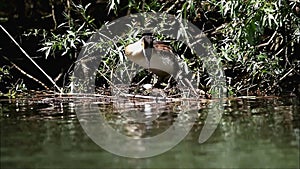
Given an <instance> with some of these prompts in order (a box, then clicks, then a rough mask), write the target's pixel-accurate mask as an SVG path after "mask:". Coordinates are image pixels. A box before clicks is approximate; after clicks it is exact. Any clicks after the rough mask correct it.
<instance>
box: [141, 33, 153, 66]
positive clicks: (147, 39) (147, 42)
mask: <svg viewBox="0 0 300 169" xmlns="http://www.w3.org/2000/svg"><path fill="white" fill-rule="evenodd" d="M142 43H143V54H144V57H145V59H146V61H147V62H148V68H150V63H151V57H152V49H153V36H152V35H144V36H143V38H142Z"/></svg>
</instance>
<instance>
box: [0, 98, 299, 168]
mask: <svg viewBox="0 0 300 169" xmlns="http://www.w3.org/2000/svg"><path fill="white" fill-rule="evenodd" d="M83 103H84V104H87V103H88V102H87V101H77V102H76V101H75V102H74V101H72V99H57V98H56V99H54V98H46V99H45V98H34V99H18V100H1V102H0V104H1V113H0V122H1V156H0V161H1V168H299V128H300V127H299V117H300V109H299V100H298V99H297V98H260V99H249V98H248V99H247V98H245V99H242V98H239V99H238V98H237V99H231V100H227V101H226V103H225V104H224V106H225V109H224V113H223V115H222V119H221V121H220V123H219V125H218V128H217V129H216V131H215V132H214V133H213V135H212V136H211V137H210V138H209V139H208V141H207V142H205V143H204V144H199V143H198V137H199V134H200V132H201V129H202V127H203V124H204V121H205V119H206V117H207V112H208V105H209V103H207V102H205V101H204V102H203V103H201V104H200V103H197V104H198V109H199V110H197V111H194V112H193V113H194V114H196V115H197V120H196V122H195V123H194V125H193V128H192V129H191V131H190V132H189V134H188V135H187V136H186V137H185V139H184V140H183V141H181V142H180V143H179V144H178V145H177V146H176V147H174V148H173V149H171V150H170V151H168V152H166V153H163V154H161V155H158V156H155V157H151V158H145V159H133V158H126V157H120V156H116V155H114V154H111V153H109V152H107V151H105V150H104V149H102V148H100V147H99V146H98V145H97V144H96V143H95V142H93V141H92V140H91V139H90V138H89V137H88V136H87V134H86V133H85V132H84V130H83V129H82V127H81V125H80V122H79V121H78V118H77V116H76V113H75V107H76V106H78V105H81V104H83ZM129 103H131V104H129ZM92 104H94V105H97V107H98V108H99V112H98V113H101V114H102V115H104V117H106V120H107V122H108V124H109V125H111V127H112V128H114V129H115V130H118V131H119V132H120V133H122V134H124V135H127V136H131V137H150V136H155V135H157V134H159V133H162V132H163V131H165V130H166V129H168V128H169V127H170V126H171V125H172V124H173V123H174V121H175V120H176V119H177V118H178V117H180V116H179V111H178V107H182V106H183V102H175V103H174V102H170V103H166V104H164V103H161V104H156V105H155V104H147V106H146V108H145V106H144V105H145V103H141V102H140V101H134V104H132V101H128V104H126V103H117V102H115V101H112V100H103V99H102V100H97V101H94V102H93V103H92ZM184 104H186V103H184ZM116 105H117V106H116ZM151 108H152V110H151ZM154 110H155V111H154ZM141 113H142V114H141ZM147 113H148V114H147ZM160 113H161V114H160ZM186 116H188V115H186ZM132 117H135V118H138V119H143V120H145V121H143V122H144V123H145V124H146V125H145V124H142V123H133V122H132V119H130V118H132ZM157 117H158V118H157ZM156 118H157V119H156ZM153 120H154V121H153ZM181 120H183V121H184V120H186V119H181ZM190 123H191V121H189V124H190ZM102 137H103V138H105V137H109V136H108V135H103V136H102ZM162 144H163V143H162ZM120 145H122V143H118V145H116V146H120ZM124 146H125V145H124ZM130 148H141V147H139V145H131V147H130Z"/></svg>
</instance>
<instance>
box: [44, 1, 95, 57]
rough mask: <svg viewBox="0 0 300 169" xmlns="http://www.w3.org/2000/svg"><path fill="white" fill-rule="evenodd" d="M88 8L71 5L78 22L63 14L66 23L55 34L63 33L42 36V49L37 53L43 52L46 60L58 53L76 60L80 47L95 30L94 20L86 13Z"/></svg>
mask: <svg viewBox="0 0 300 169" xmlns="http://www.w3.org/2000/svg"><path fill="white" fill-rule="evenodd" d="M89 6H90V4H88V5H86V6H85V7H83V6H82V5H76V4H74V3H73V5H72V7H73V10H74V12H75V13H76V14H79V16H80V20H77V19H76V18H72V17H71V16H68V15H67V14H66V13H64V16H65V18H66V21H65V22H64V23H61V24H60V25H59V26H58V27H57V30H56V31H57V32H59V31H64V33H54V32H50V33H49V34H47V33H46V34H44V37H45V41H44V42H43V44H42V45H43V47H42V48H40V49H39V50H38V51H41V52H44V53H45V56H46V58H47V57H48V56H49V55H50V54H51V55H53V56H55V53H56V52H59V55H61V56H64V55H68V56H69V57H70V58H76V56H77V52H79V49H80V47H81V46H82V45H83V44H84V43H85V40H86V39H87V38H89V37H90V36H91V35H92V34H93V33H94V32H95V29H96V27H95V25H94V24H93V22H94V19H93V18H91V16H89V15H87V13H86V12H87V9H88V7H89Z"/></svg>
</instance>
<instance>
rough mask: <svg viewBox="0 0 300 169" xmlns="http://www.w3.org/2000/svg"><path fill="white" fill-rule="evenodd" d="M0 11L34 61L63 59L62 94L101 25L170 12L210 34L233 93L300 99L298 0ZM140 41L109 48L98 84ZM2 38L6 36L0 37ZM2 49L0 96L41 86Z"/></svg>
mask: <svg viewBox="0 0 300 169" xmlns="http://www.w3.org/2000/svg"><path fill="white" fill-rule="evenodd" d="M0 8H1V10H0V11H1V12H0V15H1V21H0V22H1V25H3V26H4V27H5V28H7V29H8V31H10V33H11V34H12V35H14V38H15V39H17V40H18V39H19V40H18V42H19V43H20V44H21V46H23V47H24V50H26V51H29V53H30V54H29V55H30V56H32V57H36V56H40V58H41V56H42V58H43V59H44V60H46V61H45V62H44V63H45V65H46V66H49V67H51V66H52V67H53V66H54V67H56V66H57V65H56V64H55V61H56V62H60V59H61V58H64V59H65V62H66V63H65V64H63V65H61V67H56V69H58V70H60V72H56V74H55V73H54V74H53V75H51V77H52V78H53V79H54V81H55V82H56V83H57V84H58V85H59V86H60V87H63V89H64V91H65V92H68V91H70V87H71V85H70V82H71V81H72V78H71V74H72V70H73V64H72V63H73V62H74V61H75V60H76V59H77V57H78V54H79V52H80V50H81V48H82V46H83V45H84V44H85V42H86V40H87V39H88V38H89V37H90V36H91V35H92V34H93V33H95V32H96V31H97V30H98V29H99V28H101V26H103V25H104V24H106V23H107V22H109V21H112V20H115V19H117V18H119V17H122V16H126V15H129V14H134V13H140V12H161V13H164V12H165V13H168V14H172V15H175V16H176V17H178V18H184V19H187V20H189V21H190V22H192V23H193V24H194V25H196V26H197V27H198V28H199V29H201V30H202V31H203V32H204V33H205V34H206V35H207V37H208V38H209V40H210V41H211V42H212V44H213V46H214V48H215V49H216V51H217V55H218V57H219V58H220V59H221V61H222V64H223V67H224V71H225V75H226V82H227V89H228V91H229V95H287V94H288V95H289V94H297V95H299V93H300V91H299V90H300V86H299V84H300V82H299V81H300V78H299V77H300V76H299V75H300V47H299V46H300V30H299V29H300V19H299V18H300V17H299V16H300V3H299V2H298V1H296V0H283V1H275V0H271V1H264V0H247V1H244V0H222V1H217V0H205V1H196V0H188V1H183V0H166V1H165V0H150V1H147V0H143V1H136V0H128V1H119V0H109V1H105V0H98V1H84V2H79V1H76V0H74V1H71V0H63V1H52V0H49V1H41V0H39V1H30V0H28V1H25V0H24V1H23V2H10V1H6V2H4V3H2V4H1V5H0ZM138 36H139V35H134V34H132V36H128V37H127V39H121V40H120V42H119V43H118V47H117V48H116V47H113V48H110V50H109V51H110V53H109V55H108V56H107V57H106V60H104V61H103V64H105V66H100V67H99V71H100V72H101V74H100V75H98V79H97V81H98V82H99V84H100V86H101V87H102V86H103V84H108V82H107V79H106V78H103V76H107V77H109V73H110V72H111V70H113V69H114V68H115V67H116V65H117V64H118V62H119V58H118V56H119V55H118V54H119V50H123V49H124V45H126V44H128V43H129V42H133V41H134V40H136V39H137V38H138ZM3 37H7V36H6V35H4V34H3V36H2V38H3ZM158 38H160V39H163V38H164V37H163V36H161V37H158ZM5 41H6V42H7V41H9V38H8V37H7V38H5ZM34 42H35V43H34ZM1 43H2V44H3V43H4V42H1ZM2 46H3V47H1V48H2V49H0V50H2V51H3V54H1V55H3V56H1V57H3V64H2V63H1V65H0V66H1V69H0V88H1V89H0V90H1V91H0V92H1V95H4V94H8V95H15V94H17V93H18V92H19V91H24V90H26V87H27V88H28V87H29V86H31V83H36V82H34V81H33V80H29V81H27V82H24V81H23V80H22V79H24V78H28V76H27V77H26V76H25V75H24V73H23V75H22V76H20V75H18V76H16V77H15V74H18V72H19V74H22V73H20V71H15V70H14V72H12V71H11V70H13V69H15V66H13V65H12V63H15V62H18V61H17V59H14V58H15V57H14V56H13V55H15V53H14V52H11V51H10V50H12V49H10V48H8V47H5V46H6V45H5V46H4V45H2ZM11 46H12V45H11ZM11 46H10V47H11ZM183 46H184V45H183V44H182V43H180V42H178V43H173V48H174V49H175V51H176V52H177V53H179V54H180V55H181V56H183V57H184V60H185V61H186V62H187V65H189V67H190V68H191V69H192V70H193V71H194V73H195V74H196V75H197V76H199V77H198V78H199V79H201V80H200V83H201V84H200V85H199V86H200V87H201V88H202V89H203V90H204V89H206V88H207V87H209V85H210V84H209V80H208V79H207V78H208V77H207V76H206V75H205V71H203V68H202V65H203V63H202V61H201V59H200V58H199V57H197V56H196V55H194V54H193V52H192V51H189V50H185V49H183ZM4 57H5V58H8V59H4ZM19 57H21V56H19ZM23 58H24V57H23ZM50 59H54V63H52V65H51V64H48V63H49V62H50V61H49V60H50ZM8 60H9V61H8ZM47 61H49V62H47ZM15 65H17V66H18V64H17V63H15ZM19 66H20V67H21V66H22V65H19ZM46 66H44V67H46ZM28 71H30V70H28ZM28 74H30V72H29V73H28ZM35 78H36V79H39V80H40V81H42V82H44V83H45V84H46V85H47V86H50V88H51V87H52V86H53V84H51V83H49V82H47V80H43V78H39V77H35ZM106 86H107V85H106ZM38 88H43V86H39V87H38ZM35 89H37V88H35ZM53 89H54V88H53ZM54 90H55V89H54Z"/></svg>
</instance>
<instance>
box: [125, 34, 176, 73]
mask: <svg viewBox="0 0 300 169" xmlns="http://www.w3.org/2000/svg"><path fill="white" fill-rule="evenodd" d="M125 54H126V56H127V57H128V59H129V60H131V61H132V62H134V63H136V64H138V65H140V66H142V67H143V68H145V69H149V70H150V71H151V72H153V73H155V74H156V75H157V76H158V77H160V78H166V77H170V75H171V76H173V77H175V76H176V74H177V71H178V69H179V65H178V62H177V60H176V54H175V53H174V52H173V51H172V48H171V47H170V46H169V45H167V44H166V43H163V42H160V41H156V40H154V38H153V36H152V34H150V33H147V34H143V36H142V38H141V39H140V40H138V41H137V42H135V43H132V44H130V45H128V46H126V47H125Z"/></svg>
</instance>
